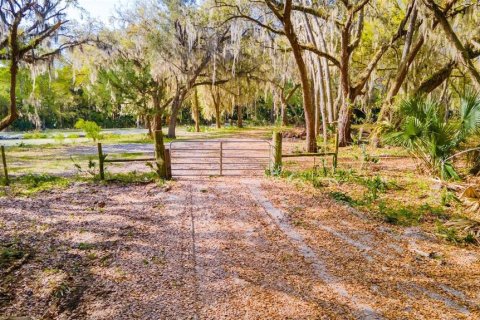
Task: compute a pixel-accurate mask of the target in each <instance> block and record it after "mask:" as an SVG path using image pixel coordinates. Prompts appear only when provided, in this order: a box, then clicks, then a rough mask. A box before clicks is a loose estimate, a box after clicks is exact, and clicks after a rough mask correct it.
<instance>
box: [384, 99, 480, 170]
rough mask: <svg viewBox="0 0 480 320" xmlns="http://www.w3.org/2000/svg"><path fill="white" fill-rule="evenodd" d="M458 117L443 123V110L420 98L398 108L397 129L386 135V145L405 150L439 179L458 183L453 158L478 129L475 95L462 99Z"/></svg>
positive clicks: (479, 114)
mask: <svg viewBox="0 0 480 320" xmlns="http://www.w3.org/2000/svg"><path fill="white" fill-rule="evenodd" d="M458 110H459V113H458V116H457V117H455V118H452V119H448V120H446V117H445V108H444V107H443V106H441V105H440V104H439V103H436V102H435V101H431V100H427V99H424V98H420V97H414V98H410V99H407V100H404V101H403V102H402V103H401V104H400V109H399V114H400V116H401V117H402V120H401V124H400V129H399V130H398V131H396V132H393V133H390V134H387V135H386V138H385V142H386V143H389V144H393V145H397V146H402V147H404V148H406V149H408V150H409V151H410V152H411V153H412V154H413V155H414V156H415V157H416V158H417V159H419V160H420V161H422V162H423V163H424V164H425V166H426V167H427V168H428V169H429V170H430V171H431V172H432V173H433V174H436V175H440V177H441V178H442V179H458V178H459V175H458V173H457V171H456V170H455V168H454V166H453V163H452V157H453V156H454V155H455V154H456V153H458V152H459V151H460V150H461V148H462V144H463V143H464V142H465V141H466V140H467V139H468V138H469V137H471V136H472V135H474V134H478V132H479V129H480V98H479V95H478V94H469V95H467V96H465V97H463V98H462V99H461V101H460V107H459V108H458Z"/></svg>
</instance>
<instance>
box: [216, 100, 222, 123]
mask: <svg viewBox="0 0 480 320" xmlns="http://www.w3.org/2000/svg"><path fill="white" fill-rule="evenodd" d="M221 120H222V119H220V106H219V105H218V104H215V124H216V125H217V129H220V128H221V127H222V122H221Z"/></svg>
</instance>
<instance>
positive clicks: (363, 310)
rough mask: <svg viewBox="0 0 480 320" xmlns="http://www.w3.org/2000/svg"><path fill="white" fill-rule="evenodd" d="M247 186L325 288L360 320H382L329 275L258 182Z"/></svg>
mask: <svg viewBox="0 0 480 320" xmlns="http://www.w3.org/2000/svg"><path fill="white" fill-rule="evenodd" d="M244 183H245V184H246V185H247V186H248V188H249V190H250V192H251V194H252V197H253V198H254V199H255V200H256V201H257V202H258V203H259V204H260V205H261V206H262V207H263V208H264V209H265V211H266V213H267V214H268V215H269V216H270V217H271V218H272V220H273V221H274V222H275V224H276V225H277V226H278V227H279V228H280V229H281V230H282V232H283V233H284V234H285V235H286V236H287V237H288V238H289V239H290V240H291V241H292V243H293V244H294V246H295V247H296V248H297V250H298V252H299V253H300V254H301V255H302V256H303V257H304V258H305V259H307V260H308V261H310V262H311V263H312V266H313V268H314V270H315V273H316V275H317V276H318V277H319V278H320V279H321V280H322V281H323V282H324V283H325V284H326V286H327V287H328V288H329V289H330V290H331V291H333V292H335V293H336V294H337V295H338V296H339V299H340V300H343V301H346V303H347V304H348V305H350V306H351V307H352V309H356V310H358V312H359V315H358V316H359V318H361V319H382V318H383V317H382V316H381V315H380V313H379V312H378V311H376V310H374V309H373V307H371V306H370V305H369V304H368V303H367V302H366V301H365V299H362V298H361V297H358V296H355V295H353V294H351V293H349V291H348V290H347V289H346V285H345V284H344V283H343V282H342V281H341V279H339V278H338V277H336V276H334V275H333V274H332V273H330V272H329V271H328V269H327V267H326V265H325V264H324V263H323V262H322V261H321V259H320V258H319V257H318V256H317V254H316V253H315V252H314V251H313V250H312V248H311V247H310V246H308V245H307V243H306V242H305V240H304V238H303V236H302V235H301V234H300V233H298V232H297V231H296V230H295V229H294V228H293V226H291V225H290V224H289V223H288V222H287V221H286V217H285V215H284V214H283V212H282V211H280V210H279V209H277V208H275V207H274V206H273V204H272V203H271V202H270V201H269V200H268V199H267V198H266V197H265V196H264V195H263V192H262V191H261V190H260V188H261V184H260V182H259V181H252V180H249V181H244Z"/></svg>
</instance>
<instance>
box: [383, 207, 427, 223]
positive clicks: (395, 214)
mask: <svg viewBox="0 0 480 320" xmlns="http://www.w3.org/2000/svg"><path fill="white" fill-rule="evenodd" d="M378 211H379V215H380V216H381V217H382V218H383V220H384V221H385V222H387V223H390V224H394V225H400V226H405V227H408V226H414V225H418V224H419V223H420V221H421V219H422V217H423V212H421V211H417V210H414V209H412V208H406V207H402V208H389V207H387V206H386V204H385V203H384V202H381V203H380V205H379V207H378Z"/></svg>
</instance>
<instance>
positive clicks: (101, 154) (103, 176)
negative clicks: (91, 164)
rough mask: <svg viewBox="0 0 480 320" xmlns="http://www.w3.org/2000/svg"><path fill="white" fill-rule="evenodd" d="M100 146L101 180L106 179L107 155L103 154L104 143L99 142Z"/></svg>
mask: <svg viewBox="0 0 480 320" xmlns="http://www.w3.org/2000/svg"><path fill="white" fill-rule="evenodd" d="M97 147H98V167H99V170H100V180H105V162H104V160H105V157H104V156H103V149H102V144H101V143H100V142H99V143H98V144H97Z"/></svg>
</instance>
